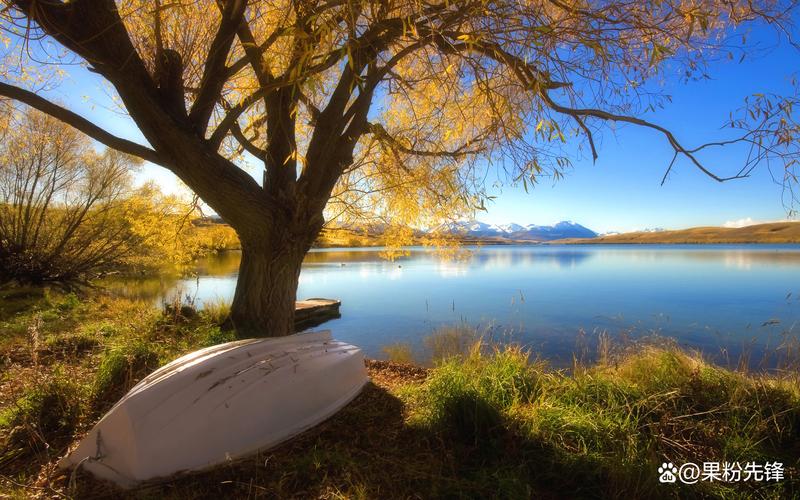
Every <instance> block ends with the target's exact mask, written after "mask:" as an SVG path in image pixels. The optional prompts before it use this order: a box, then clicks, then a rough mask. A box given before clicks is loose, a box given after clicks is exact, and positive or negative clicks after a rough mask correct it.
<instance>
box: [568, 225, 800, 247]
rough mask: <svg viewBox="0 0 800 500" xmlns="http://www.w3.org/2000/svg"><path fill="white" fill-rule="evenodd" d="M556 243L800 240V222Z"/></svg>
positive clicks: (659, 232) (634, 234) (697, 229)
mask: <svg viewBox="0 0 800 500" xmlns="http://www.w3.org/2000/svg"><path fill="white" fill-rule="evenodd" d="M553 243H587V244H589V243H592V244H612V243H632V244H633V243H639V244H645V243H673V244H678V243H800V222H773V223H769V224H756V225H753V226H746V227H739V228H728V227H693V228H690V229H681V230H677V231H656V232H635V233H624V234H614V235H608V236H598V237H597V238H591V239H585V238H569V239H563V240H557V241H555V242H553Z"/></svg>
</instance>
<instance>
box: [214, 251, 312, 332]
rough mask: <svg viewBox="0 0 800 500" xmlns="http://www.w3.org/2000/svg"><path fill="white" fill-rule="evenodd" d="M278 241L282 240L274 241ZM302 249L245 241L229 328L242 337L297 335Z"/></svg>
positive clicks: (304, 252)
mask: <svg viewBox="0 0 800 500" xmlns="http://www.w3.org/2000/svg"><path fill="white" fill-rule="evenodd" d="M275 239H279V238H275ZM306 250H307V249H306V248H303V247H302V246H300V247H297V246H296V245H291V244H286V242H285V241H284V242H276V241H264V240H261V241H255V242H253V241H248V240H246V239H244V238H242V261H241V263H240V264H239V278H238V281H237V282H236V292H235V294H234V297H233V303H232V304H231V314H230V318H229V321H228V325H229V326H231V327H233V328H235V329H236V334H237V336H239V337H240V338H244V337H279V336H282V335H290V334H292V333H294V309H295V301H296V300H297V284H298V282H299V278H300V265H301V264H302V262H303V257H305V254H306Z"/></svg>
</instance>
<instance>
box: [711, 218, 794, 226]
mask: <svg viewBox="0 0 800 500" xmlns="http://www.w3.org/2000/svg"><path fill="white" fill-rule="evenodd" d="M772 222H800V221H793V220H791V219H778V220H753V218H752V217H745V218H743V219H736V220H729V221H727V222H725V224H723V225H722V227H730V228H737V227H747V226H752V225H755V224H770V223H772Z"/></svg>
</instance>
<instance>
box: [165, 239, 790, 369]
mask: <svg viewBox="0 0 800 500" xmlns="http://www.w3.org/2000/svg"><path fill="white" fill-rule="evenodd" d="M465 250H468V251H469V255H468V256H466V257H465V258H463V259H460V260H455V261H454V260H448V259H445V258H443V257H442V256H441V255H440V254H438V253H437V252H436V251H435V250H432V249H425V248H412V249H411V253H410V255H409V256H406V257H402V258H399V259H398V260H395V261H393V262H389V261H386V260H383V259H381V258H380V257H379V252H380V249H374V248H355V249H320V250H315V251H312V252H311V253H310V254H309V256H308V258H307V259H306V262H305V264H304V267H303V271H302V273H301V277H300V286H299V290H298V298H306V297H329V298H338V299H341V301H342V308H341V313H342V317H341V319H337V320H333V321H331V322H329V323H326V324H325V325H324V328H329V329H331V330H332V331H333V332H334V334H335V336H336V337H337V338H339V339H341V340H346V341H349V342H352V343H355V344H357V345H359V346H361V347H362V348H363V349H364V350H365V351H366V353H367V354H368V355H370V356H376V357H380V356H381V355H382V347H383V346H385V345H387V344H391V343H395V342H408V343H410V344H411V345H412V346H413V348H414V349H415V351H417V352H418V353H422V352H424V349H425V348H424V343H423V339H424V338H425V337H426V336H428V335H430V334H431V333H432V332H433V331H435V330H436V329H437V328H439V327H441V326H444V325H453V324H459V323H468V324H472V325H478V326H479V328H481V329H484V330H485V331H487V332H489V333H492V334H494V335H498V336H499V335H501V334H502V335H504V336H505V337H510V338H511V339H513V340H514V341H516V342H520V343H523V344H525V345H527V346H529V347H531V348H532V349H533V350H534V351H536V352H537V353H539V354H540V355H542V356H543V357H545V358H548V359H551V360H552V361H554V362H555V364H564V363H566V362H567V361H568V360H569V359H571V355H572V352H573V351H575V350H576V342H578V339H579V333H578V332H579V331H581V330H584V331H585V332H586V333H587V337H588V338H589V339H591V338H593V336H595V335H596V333H597V332H598V331H602V330H605V331H607V332H608V333H609V334H611V335H612V337H614V336H619V335H630V336H633V337H636V336H641V335H648V334H651V333H658V334H660V335H664V336H670V337H675V338H676V339H678V341H679V342H680V343H681V344H683V345H686V346H690V347H696V348H700V349H702V350H703V351H705V352H707V353H709V354H711V355H714V354H718V353H719V352H720V349H721V348H725V349H728V351H729V352H730V353H731V355H732V356H738V354H739V353H740V352H741V350H742V348H743V346H748V345H750V347H748V348H747V349H751V350H754V351H755V352H756V353H757V352H758V350H759V349H760V348H762V347H764V346H769V347H773V348H774V347H776V346H777V345H778V344H779V343H780V341H781V334H787V333H788V334H790V335H794V334H798V333H800V326H797V324H798V322H799V320H800V300H798V299H800V245H619V246H617V245H614V246H609V245H586V246H576V245H537V246H488V247H482V248H475V247H472V248H467V249H465ZM237 262H238V256H236V255H227V256H223V257H219V258H216V260H215V261H209V262H206V263H205V265H204V266H201V268H200V277H199V278H198V279H197V280H183V281H181V282H179V283H177V284H174V283H173V284H167V285H168V286H167V288H168V289H169V291H168V292H167V295H168V294H170V293H172V294H174V293H175V290H176V289H181V290H182V291H183V293H189V294H191V295H196V296H197V299H198V300H199V301H201V302H202V301H204V300H209V299H213V298H223V299H230V298H231V297H232V295H233V290H234V287H235V281H236V264H237ZM776 321H777V323H776ZM765 323H768V324H766V325H765ZM762 325H763V326H762Z"/></svg>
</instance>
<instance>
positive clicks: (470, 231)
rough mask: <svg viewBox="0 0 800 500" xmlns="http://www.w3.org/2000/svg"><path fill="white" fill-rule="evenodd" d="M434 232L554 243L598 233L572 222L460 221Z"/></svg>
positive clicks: (442, 226)
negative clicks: (524, 223) (537, 223)
mask: <svg viewBox="0 0 800 500" xmlns="http://www.w3.org/2000/svg"><path fill="white" fill-rule="evenodd" d="M434 232H447V233H453V234H459V235H461V236H464V237H469V238H502V239H508V240H516V241H552V240H560V239H563V238H594V237H596V236H597V233H596V232H594V231H592V230H591V229H588V228H586V227H584V226H582V225H580V224H577V223H575V222H572V221H561V222H559V223H557V224H555V225H553V226H538V225H536V224H528V225H527V226H522V225H520V224H515V223H511V224H502V225H494V224H486V223H484V222H480V221H459V222H450V223H447V224H442V225H441V226H439V227H438V228H436V229H434Z"/></svg>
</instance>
